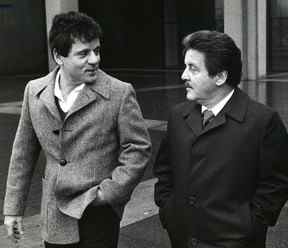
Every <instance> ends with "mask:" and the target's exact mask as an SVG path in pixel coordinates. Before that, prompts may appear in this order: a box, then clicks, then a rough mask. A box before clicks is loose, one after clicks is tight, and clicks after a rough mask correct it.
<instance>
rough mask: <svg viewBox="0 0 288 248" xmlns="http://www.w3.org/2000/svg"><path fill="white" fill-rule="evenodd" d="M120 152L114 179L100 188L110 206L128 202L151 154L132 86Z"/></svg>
mask: <svg viewBox="0 0 288 248" xmlns="http://www.w3.org/2000/svg"><path fill="white" fill-rule="evenodd" d="M117 125H118V138H119V144H120V152H119V158H118V165H117V166H116V168H115V169H114V170H113V172H112V176H111V178H107V179H104V180H103V181H102V182H101V183H100V185H99V187H100V189H101V190H102V191H103V195H104V198H105V200H106V201H108V202H109V203H110V204H112V205H114V204H122V203H126V202H127V201H128V200H129V199H130V196H131V193H132V191H133V189H134V188H135V186H136V185H137V183H138V182H139V180H140V179H141V177H142V176H143V173H144V170H145V167H146V166H147V164H148V162H149V160H150V155H151V142H150V137H149V134H148V131H147V129H146V125H145V122H144V119H143V116H142V113H141V110H140V107H139V105H138V103H137V100H136V94H135V91H134V89H133V88H132V86H131V85H128V87H126V90H125V92H124V94H123V96H122V100H121V105H120V109H119V114H118V120H117Z"/></svg>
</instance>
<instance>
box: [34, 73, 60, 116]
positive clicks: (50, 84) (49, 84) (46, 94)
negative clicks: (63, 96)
mask: <svg viewBox="0 0 288 248" xmlns="http://www.w3.org/2000/svg"><path fill="white" fill-rule="evenodd" d="M57 71H58V68H56V69H55V70H53V71H52V72H51V73H49V74H48V75H47V76H46V77H45V78H44V79H43V80H44V81H43V84H39V88H38V89H37V91H36V94H38V95H39V99H40V100H41V101H42V102H43V104H44V105H45V106H46V107H47V109H48V110H49V112H50V113H51V114H52V115H53V116H54V117H55V118H56V119H57V120H59V121H61V116H60V114H59V111H58V109H57V106H56V103H55V97H54V85H55V77H56V74H57Z"/></svg>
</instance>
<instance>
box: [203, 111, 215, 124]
mask: <svg viewBox="0 0 288 248" xmlns="http://www.w3.org/2000/svg"><path fill="white" fill-rule="evenodd" d="M214 117H215V115H214V114H213V112H212V111H211V110H208V109H206V110H204V112H203V120H202V124H203V127H205V126H206V125H207V124H208V123H209V122H210V121H212V119H213V118H214Z"/></svg>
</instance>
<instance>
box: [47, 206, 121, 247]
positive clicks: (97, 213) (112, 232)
mask: <svg viewBox="0 0 288 248" xmlns="http://www.w3.org/2000/svg"><path fill="white" fill-rule="evenodd" d="M119 228H120V219H119V217H118V216H117V214H116V213H115V212H114V211H113V209H112V208H111V207H110V206H108V205H105V206H97V207H96V206H88V207H87V209H86V210H85V212H84V214H83V216H82V218H81V219H80V220H79V233H80V242H79V243H77V244H65V245H60V244H50V243H47V242H44V244H45V247H46V248H117V244H118V238H119Z"/></svg>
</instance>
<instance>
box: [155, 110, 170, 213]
mask: <svg viewBox="0 0 288 248" xmlns="http://www.w3.org/2000/svg"><path fill="white" fill-rule="evenodd" d="M170 117H171V114H170ZM170 119H171V118H169V120H168V127H167V131H166V133H165V136H164V138H163V139H162V141H161V144H160V148H159V150H158V153H157V156H156V160H155V163H154V166H153V172H154V175H155V177H156V178H157V179H158V181H157V182H156V184H155V189H154V200H155V203H156V205H157V206H159V207H163V206H164V205H165V203H166V201H167V200H168V198H169V197H170V196H171V192H172V189H173V177H172V174H173V173H172V168H171V163H170V162H171V158H170V156H169V155H170V152H169V126H170V125H169V123H170Z"/></svg>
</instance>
